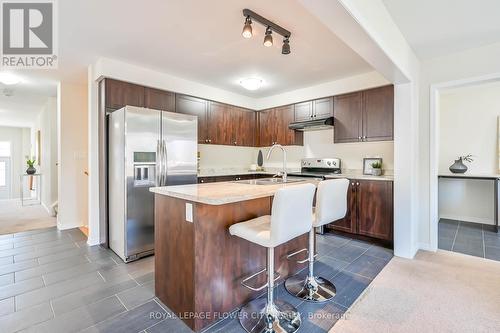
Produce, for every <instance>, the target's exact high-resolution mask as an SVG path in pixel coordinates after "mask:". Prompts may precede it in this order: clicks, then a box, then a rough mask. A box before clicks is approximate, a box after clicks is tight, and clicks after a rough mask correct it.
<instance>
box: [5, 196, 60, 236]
mask: <svg viewBox="0 0 500 333" xmlns="http://www.w3.org/2000/svg"><path fill="white" fill-rule="evenodd" d="M56 223H57V219H56V218H55V217H52V216H50V215H49V213H47V211H46V210H45V209H44V208H43V206H41V205H36V206H21V201H20V200H19V199H12V200H0V235H3V234H11V233H16V232H23V231H28V230H35V229H42V228H48V227H55V226H56Z"/></svg>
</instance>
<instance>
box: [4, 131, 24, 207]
mask: <svg viewBox="0 0 500 333" xmlns="http://www.w3.org/2000/svg"><path fill="white" fill-rule="evenodd" d="M0 141H10V142H11V146H10V151H11V198H13V199H14V198H19V197H20V192H19V188H20V178H19V176H20V175H21V174H23V173H26V169H27V168H28V166H27V165H26V156H29V155H30V148H31V144H30V129H29V128H25V127H8V126H0Z"/></svg>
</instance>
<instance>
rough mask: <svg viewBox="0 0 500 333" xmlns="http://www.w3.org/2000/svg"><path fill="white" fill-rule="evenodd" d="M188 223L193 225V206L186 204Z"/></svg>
mask: <svg viewBox="0 0 500 333" xmlns="http://www.w3.org/2000/svg"><path fill="white" fill-rule="evenodd" d="M186 221H188V222H191V223H193V204H190V203H187V202H186Z"/></svg>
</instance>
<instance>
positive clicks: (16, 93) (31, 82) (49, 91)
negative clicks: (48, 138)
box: [0, 71, 57, 127]
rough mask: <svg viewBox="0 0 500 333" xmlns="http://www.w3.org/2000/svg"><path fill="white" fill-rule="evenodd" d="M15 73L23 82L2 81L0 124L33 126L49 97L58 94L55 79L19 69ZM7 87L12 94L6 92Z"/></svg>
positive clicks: (0, 86)
mask: <svg viewBox="0 0 500 333" xmlns="http://www.w3.org/2000/svg"><path fill="white" fill-rule="evenodd" d="M15 74H16V76H18V77H19V78H20V79H21V80H22V82H20V83H18V84H15V85H4V84H2V83H0V126H15V127H31V126H33V125H34V123H35V122H36V119H37V117H38V114H39V113H40V111H41V109H42V107H43V106H44V105H45V103H47V98H48V97H52V96H56V94H57V85H56V83H55V82H54V81H53V80H48V79H45V78H43V77H37V76H35V75H32V74H30V73H29V72H24V71H17V72H16V73H15ZM5 89H8V90H10V94H11V96H7V95H6V94H5Z"/></svg>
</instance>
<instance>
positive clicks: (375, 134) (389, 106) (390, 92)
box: [363, 86, 394, 141]
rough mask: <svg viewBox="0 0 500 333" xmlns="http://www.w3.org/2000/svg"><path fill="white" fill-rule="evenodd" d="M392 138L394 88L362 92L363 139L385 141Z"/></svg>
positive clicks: (387, 87) (386, 87)
mask: <svg viewBox="0 0 500 333" xmlns="http://www.w3.org/2000/svg"><path fill="white" fill-rule="evenodd" d="M393 137H394V87H393V86H385V87H380V88H375V89H370V90H365V91H363V139H364V141H386V140H393Z"/></svg>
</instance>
